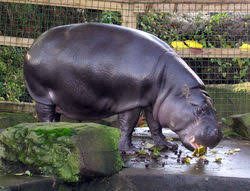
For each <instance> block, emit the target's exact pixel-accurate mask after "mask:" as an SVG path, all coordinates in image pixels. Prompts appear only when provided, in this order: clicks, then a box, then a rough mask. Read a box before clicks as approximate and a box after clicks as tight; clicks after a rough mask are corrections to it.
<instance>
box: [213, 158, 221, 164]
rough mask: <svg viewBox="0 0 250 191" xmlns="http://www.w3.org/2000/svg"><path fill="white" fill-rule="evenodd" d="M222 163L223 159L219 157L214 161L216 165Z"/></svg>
mask: <svg viewBox="0 0 250 191" xmlns="http://www.w3.org/2000/svg"><path fill="white" fill-rule="evenodd" d="M221 161H222V158H221V157H217V158H215V160H214V162H216V163H221Z"/></svg>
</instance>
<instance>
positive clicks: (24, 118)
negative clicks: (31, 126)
mask: <svg viewBox="0 0 250 191" xmlns="http://www.w3.org/2000/svg"><path fill="white" fill-rule="evenodd" d="M35 121H36V119H35V117H34V116H33V115H32V114H30V113H4V112H1V113H0V129H1V128H7V127H11V126H14V125H17V124H19V123H32V122H35Z"/></svg>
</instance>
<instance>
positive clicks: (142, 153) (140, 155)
mask: <svg viewBox="0 0 250 191" xmlns="http://www.w3.org/2000/svg"><path fill="white" fill-rule="evenodd" d="M137 156H138V157H139V158H146V157H147V156H148V153H147V152H146V151H145V150H143V149H141V150H139V151H138V152H137Z"/></svg>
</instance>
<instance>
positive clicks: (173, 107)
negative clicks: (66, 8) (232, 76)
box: [24, 23, 222, 151]
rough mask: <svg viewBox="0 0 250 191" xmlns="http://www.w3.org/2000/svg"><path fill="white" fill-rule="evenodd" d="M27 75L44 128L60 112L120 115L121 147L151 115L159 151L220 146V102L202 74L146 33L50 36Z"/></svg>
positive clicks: (75, 28)
mask: <svg viewBox="0 0 250 191" xmlns="http://www.w3.org/2000/svg"><path fill="white" fill-rule="evenodd" d="M24 77H25V80H26V85H27V88H28V91H29V93H30V95H31V96H32V97H33V99H34V100H35V102H36V111H37V114H38V118H39V120H40V121H42V122H45V121H47V122H53V121H59V120H60V114H64V115H65V116H68V117H69V118H73V119H77V120H86V119H87V120H89V119H98V118H104V117H108V116H111V115H114V114H118V121H119V126H120V129H121V138H120V143H119V149H120V150H121V151H127V150H129V149H130V148H131V147H132V143H131V136H132V132H133V130H134V127H135V126H136V124H137V121H138V118H139V116H140V112H142V111H144V113H145V117H146V121H147V123H148V126H149V128H150V131H151V136H152V138H153V140H154V143H155V144H156V145H164V146H166V147H168V148H170V149H177V146H176V144H173V143H170V142H167V141H166V140H165V137H164V135H163V134H162V128H170V129H171V130H173V131H174V132H175V133H177V134H178V135H179V137H180V139H181V141H182V143H183V144H184V146H185V147H186V148H188V149H189V150H194V149H195V148H197V147H199V146H201V145H202V146H206V147H214V146H216V145H217V144H218V142H219V141H220V140H221V137H222V134H221V130H220V128H219V127H218V124H217V121H216V114H215V110H214V108H213V105H212V101H211V99H210V97H209V96H208V94H207V93H206V91H205V86H204V84H203V82H202V81H201V79H200V78H199V77H198V76H197V75H196V74H195V73H194V71H193V70H192V69H191V68H190V67H189V66H188V65H187V64H186V63H185V61H183V60H182V59H181V58H180V56H178V55H177V54H176V53H175V52H174V50H173V49H172V48H171V47H170V46H169V45H168V44H166V43H165V42H163V41H162V40H160V39H159V38H157V37H155V36H154V35H151V34H149V33H146V32H142V31H140V30H135V29H130V28H126V27H121V26H115V25H107V24H95V23H90V24H71V25H65V26H58V27H55V28H52V29H50V30H48V31H46V32H45V33H43V34H42V35H41V36H40V37H39V38H38V39H37V40H36V41H35V42H34V44H33V45H32V47H31V48H30V50H29V51H28V52H27V54H26V55H25V61H24Z"/></svg>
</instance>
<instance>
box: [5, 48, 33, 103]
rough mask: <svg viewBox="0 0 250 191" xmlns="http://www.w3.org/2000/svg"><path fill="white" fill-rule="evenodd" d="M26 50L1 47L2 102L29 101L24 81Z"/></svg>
mask: <svg viewBox="0 0 250 191" xmlns="http://www.w3.org/2000/svg"><path fill="white" fill-rule="evenodd" d="M24 52H25V49H22V48H17V47H4V46H0V100H8V101H28V100H29V99H30V98H29V96H28V93H27V91H26V88H25V85H24V79H23V70H22V66H23V55H24Z"/></svg>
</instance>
